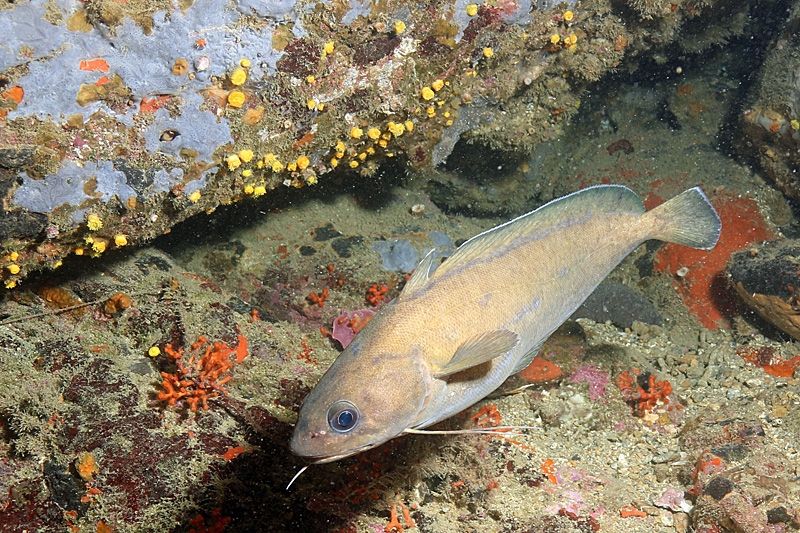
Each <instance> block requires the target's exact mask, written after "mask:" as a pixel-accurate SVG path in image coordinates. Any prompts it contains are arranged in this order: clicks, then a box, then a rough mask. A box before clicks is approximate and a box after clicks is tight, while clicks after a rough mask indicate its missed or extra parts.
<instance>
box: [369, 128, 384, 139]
mask: <svg viewBox="0 0 800 533" xmlns="http://www.w3.org/2000/svg"><path fill="white" fill-rule="evenodd" d="M380 136H381V130H379V129H378V128H370V129H369V130H367V137H369V138H370V139H378V138H379V137H380Z"/></svg>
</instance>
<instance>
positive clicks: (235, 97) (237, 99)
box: [228, 91, 245, 107]
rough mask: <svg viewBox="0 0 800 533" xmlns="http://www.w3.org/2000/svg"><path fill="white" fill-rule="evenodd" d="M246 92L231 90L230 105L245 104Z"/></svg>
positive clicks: (229, 94) (238, 105) (239, 105)
mask: <svg viewBox="0 0 800 533" xmlns="http://www.w3.org/2000/svg"><path fill="white" fill-rule="evenodd" d="M244 99H245V98H244V93H243V92H242V91H231V92H230V93H228V105H230V106H231V107H242V106H243V105H244Z"/></svg>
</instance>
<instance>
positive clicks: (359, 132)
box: [350, 126, 364, 139]
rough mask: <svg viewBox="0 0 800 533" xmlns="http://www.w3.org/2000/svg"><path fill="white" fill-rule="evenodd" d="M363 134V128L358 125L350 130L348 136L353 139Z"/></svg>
mask: <svg viewBox="0 0 800 533" xmlns="http://www.w3.org/2000/svg"><path fill="white" fill-rule="evenodd" d="M363 134H364V130H362V129H361V128H359V127H358V126H355V127H354V128H353V129H352V130H350V137H352V138H353V139H360V138H361V136H362V135H363Z"/></svg>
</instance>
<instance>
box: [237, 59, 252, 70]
mask: <svg viewBox="0 0 800 533" xmlns="http://www.w3.org/2000/svg"><path fill="white" fill-rule="evenodd" d="M239 64H240V65H241V66H243V67H244V68H249V67H250V60H249V59H244V58H242V59H240V60H239Z"/></svg>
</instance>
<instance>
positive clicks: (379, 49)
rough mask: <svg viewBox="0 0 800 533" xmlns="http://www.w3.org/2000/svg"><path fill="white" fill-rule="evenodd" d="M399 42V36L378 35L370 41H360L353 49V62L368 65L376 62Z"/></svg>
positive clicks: (389, 52) (392, 50) (391, 50)
mask: <svg viewBox="0 0 800 533" xmlns="http://www.w3.org/2000/svg"><path fill="white" fill-rule="evenodd" d="M399 44H400V37H395V38H393V39H387V38H386V37H378V38H377V39H374V40H372V41H368V42H365V43H361V44H359V45H357V46H356V47H355V49H354V50H353V63H355V64H356V65H362V66H366V65H370V64H374V63H377V62H378V61H380V60H381V59H383V58H384V57H386V56H388V55H389V54H391V53H392V52H394V49H395V48H397V46H398V45H399Z"/></svg>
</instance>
